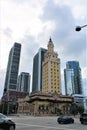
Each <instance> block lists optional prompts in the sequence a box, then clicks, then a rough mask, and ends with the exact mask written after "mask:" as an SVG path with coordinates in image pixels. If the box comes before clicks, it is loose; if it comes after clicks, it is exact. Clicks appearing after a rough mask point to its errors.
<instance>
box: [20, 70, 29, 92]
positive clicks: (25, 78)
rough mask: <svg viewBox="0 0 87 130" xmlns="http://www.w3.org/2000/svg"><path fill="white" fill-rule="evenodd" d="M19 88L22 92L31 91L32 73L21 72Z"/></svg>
mask: <svg viewBox="0 0 87 130" xmlns="http://www.w3.org/2000/svg"><path fill="white" fill-rule="evenodd" d="M17 90H18V91H20V92H27V93H29V92H30V74H29V73H26V72H21V74H20V75H19V76H18V83H17Z"/></svg>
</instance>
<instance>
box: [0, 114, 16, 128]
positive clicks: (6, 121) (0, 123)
mask: <svg viewBox="0 0 87 130" xmlns="http://www.w3.org/2000/svg"><path fill="white" fill-rule="evenodd" d="M15 128H16V124H15V123H14V122H13V121H12V119H11V118H8V117H7V116H5V115H3V114H2V113H0V130H15Z"/></svg>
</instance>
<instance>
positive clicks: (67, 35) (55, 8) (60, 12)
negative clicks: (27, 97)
mask: <svg viewBox="0 0 87 130" xmlns="http://www.w3.org/2000/svg"><path fill="white" fill-rule="evenodd" d="M0 19H1V20H0V97H1V96H2V93H3V88H4V81H5V75H6V68H7V62H8V55H9V51H10V49H11V47H12V46H13V44H14V42H19V43H21V45H22V50H21V59H20V67H19V73H20V72H23V71H24V72H29V73H30V74H31V78H32V67H33V66H32V65H33V57H34V55H35V54H36V53H37V51H38V49H39V48H40V47H44V48H47V44H48V41H49V38H50V37H51V38H52V40H53V43H54V46H55V48H54V49H55V51H56V52H57V53H58V56H59V58H60V59H61V83H62V91H63V92H64V76H63V75H64V74H63V70H64V68H65V67H66V62H67V61H71V60H76V61H79V63H80V67H81V69H82V79H83V80H82V81H83V86H84V87H85V86H87V28H83V29H82V30H81V31H80V32H76V31H75V27H76V26H78V25H80V26H82V25H85V24H87V0H0ZM31 85H32V83H31Z"/></svg>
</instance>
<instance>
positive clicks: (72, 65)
mask: <svg viewBox="0 0 87 130" xmlns="http://www.w3.org/2000/svg"><path fill="white" fill-rule="evenodd" d="M68 70H69V73H68ZM71 70H72V71H71ZM71 72H72V73H71ZM70 73H71V74H70ZM68 74H70V76H68ZM72 75H73V76H72ZM64 77H65V89H66V90H67V91H68V85H69V84H68V83H69V81H70V80H71V84H70V88H73V89H72V90H73V91H72V94H82V76H81V68H80V66H79V62H78V61H68V62H67V63H66V69H65V73H64ZM67 77H68V79H67ZM72 77H73V78H72ZM70 78H71V79H70ZM66 79H67V80H66ZM72 85H73V86H72ZM66 93H68V92H66Z"/></svg>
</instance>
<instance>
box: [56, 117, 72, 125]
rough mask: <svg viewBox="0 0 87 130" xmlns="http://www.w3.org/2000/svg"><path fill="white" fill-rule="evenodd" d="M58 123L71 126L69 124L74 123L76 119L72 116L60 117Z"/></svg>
mask: <svg viewBox="0 0 87 130" xmlns="http://www.w3.org/2000/svg"><path fill="white" fill-rule="evenodd" d="M57 122H58V123H59V124H69V123H74V119H73V118H72V117H70V116H60V117H59V118H58V119H57Z"/></svg>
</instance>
